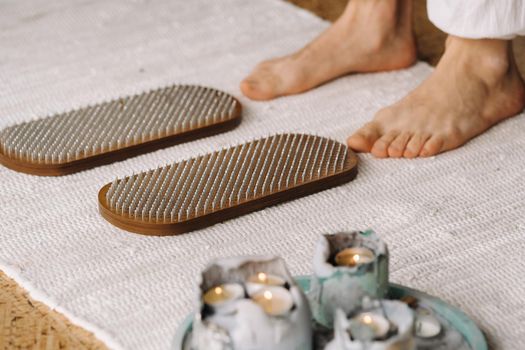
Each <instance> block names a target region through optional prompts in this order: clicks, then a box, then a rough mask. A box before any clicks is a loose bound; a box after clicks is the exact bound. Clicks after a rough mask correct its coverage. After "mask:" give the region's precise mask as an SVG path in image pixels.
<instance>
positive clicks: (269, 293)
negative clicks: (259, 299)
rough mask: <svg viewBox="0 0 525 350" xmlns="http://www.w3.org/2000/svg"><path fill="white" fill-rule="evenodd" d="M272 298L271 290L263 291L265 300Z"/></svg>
mask: <svg viewBox="0 0 525 350" xmlns="http://www.w3.org/2000/svg"><path fill="white" fill-rule="evenodd" d="M272 298H273V295H272V292H270V291H269V290H267V291H266V292H264V299H266V300H272Z"/></svg>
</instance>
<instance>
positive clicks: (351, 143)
mask: <svg viewBox="0 0 525 350" xmlns="http://www.w3.org/2000/svg"><path fill="white" fill-rule="evenodd" d="M380 136H381V135H380V134H379V130H378V128H377V126H376V125H375V124H374V123H368V124H366V125H365V126H363V127H362V128H361V129H359V130H358V131H357V132H356V133H354V134H353V135H352V136H350V137H349V138H348V140H347V144H348V147H350V148H351V149H353V150H354V151H357V152H370V150H371V149H372V146H373V145H374V143H375V142H376V141H377V139H378V138H379V137H380Z"/></svg>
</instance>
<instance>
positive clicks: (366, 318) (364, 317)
mask: <svg viewBox="0 0 525 350" xmlns="http://www.w3.org/2000/svg"><path fill="white" fill-rule="evenodd" d="M363 322H364V323H366V324H370V323H372V317H370V315H365V316H363Z"/></svg>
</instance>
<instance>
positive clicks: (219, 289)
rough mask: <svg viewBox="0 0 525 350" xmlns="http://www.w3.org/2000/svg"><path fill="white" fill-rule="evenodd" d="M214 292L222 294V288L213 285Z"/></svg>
mask: <svg viewBox="0 0 525 350" xmlns="http://www.w3.org/2000/svg"><path fill="white" fill-rule="evenodd" d="M215 294H219V295H220V294H222V288H221V287H215Z"/></svg>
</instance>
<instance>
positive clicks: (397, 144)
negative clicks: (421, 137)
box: [388, 132, 412, 158]
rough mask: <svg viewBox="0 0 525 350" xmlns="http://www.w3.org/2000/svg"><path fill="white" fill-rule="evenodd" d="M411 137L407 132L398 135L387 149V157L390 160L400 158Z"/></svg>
mask: <svg viewBox="0 0 525 350" xmlns="http://www.w3.org/2000/svg"><path fill="white" fill-rule="evenodd" d="M411 136H412V135H411V134H409V133H407V132H403V133H401V134H399V135H398V136H397V137H396V138H395V139H394V141H392V143H391V144H390V146H389V147H388V156H389V157H392V158H399V157H402V156H403V153H404V152H405V148H406V146H407V143H408V141H409V140H410V137H411Z"/></svg>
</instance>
